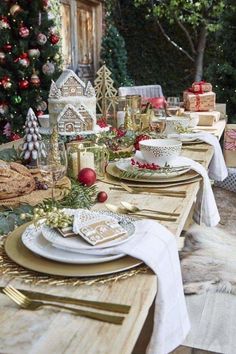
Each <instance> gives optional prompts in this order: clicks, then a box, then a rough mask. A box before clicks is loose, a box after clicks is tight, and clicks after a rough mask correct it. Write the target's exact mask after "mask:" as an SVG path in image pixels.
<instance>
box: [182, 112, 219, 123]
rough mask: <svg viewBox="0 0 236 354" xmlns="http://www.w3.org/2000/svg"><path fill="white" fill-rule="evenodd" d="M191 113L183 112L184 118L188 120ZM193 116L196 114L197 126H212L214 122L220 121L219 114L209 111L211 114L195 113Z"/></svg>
mask: <svg viewBox="0 0 236 354" xmlns="http://www.w3.org/2000/svg"><path fill="white" fill-rule="evenodd" d="M191 113H192V112H189V111H185V112H184V116H185V117H188V118H190V115H191ZM194 114H198V116H199V121H198V124H197V125H202V126H212V125H213V124H214V123H215V122H218V120H219V119H220V112H218V111H211V112H197V113H194Z"/></svg>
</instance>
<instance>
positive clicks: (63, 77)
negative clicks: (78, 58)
mask: <svg viewBox="0 0 236 354" xmlns="http://www.w3.org/2000/svg"><path fill="white" fill-rule="evenodd" d="M72 77H73V78H74V79H75V80H76V81H77V83H78V85H79V86H81V87H82V88H83V89H85V86H86V85H85V83H84V82H83V81H82V80H81V79H80V78H79V77H78V76H77V75H76V74H75V73H74V71H72V70H70V69H66V70H64V71H63V72H62V74H61V75H60V76H59V78H58V79H57V81H56V86H57V87H58V88H59V89H61V88H62V87H63V86H64V85H65V83H66V81H67V80H68V79H70V78H72Z"/></svg>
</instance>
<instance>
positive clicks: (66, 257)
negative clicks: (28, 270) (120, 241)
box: [21, 225, 124, 264]
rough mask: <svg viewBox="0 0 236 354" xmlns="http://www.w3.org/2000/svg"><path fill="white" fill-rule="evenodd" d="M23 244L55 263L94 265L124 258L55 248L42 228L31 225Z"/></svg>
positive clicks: (23, 237)
mask: <svg viewBox="0 0 236 354" xmlns="http://www.w3.org/2000/svg"><path fill="white" fill-rule="evenodd" d="M21 239H22V242H23V244H24V245H25V247H27V248H28V249H29V250H30V251H32V252H33V253H36V254H37V255H39V256H42V257H44V258H47V259H51V260H53V261H57V262H62V263H72V264H94V263H104V262H109V261H113V260H115V259H119V258H121V257H124V255H123V254H118V255H108V256H97V255H96V256H95V255H89V254H85V253H73V252H68V251H65V250H62V249H59V248H56V247H54V246H53V245H52V244H51V242H49V241H47V240H46V239H45V238H44V237H43V235H42V232H41V227H37V228H36V227H35V226H34V225H30V226H28V227H27V228H26V230H25V231H24V232H23V234H22V236H21Z"/></svg>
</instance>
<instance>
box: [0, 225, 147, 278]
mask: <svg viewBox="0 0 236 354" xmlns="http://www.w3.org/2000/svg"><path fill="white" fill-rule="evenodd" d="M29 224H30V223H27V224H24V225H22V226H20V227H18V228H17V229H16V230H14V231H13V232H12V233H11V234H10V235H9V236H8V237H7V239H6V242H5V251H6V254H7V255H8V257H9V258H10V259H11V260H12V261H13V262H15V263H17V264H19V265H20V266H22V267H24V268H27V269H30V270H33V271H35V272H39V273H44V274H48V275H56V276H63V277H94V276H101V275H108V274H112V273H118V272H122V271H125V270H128V269H131V268H134V267H137V266H138V265H140V264H141V263H142V261H140V260H139V259H135V258H132V257H129V256H125V257H123V258H120V259H117V260H114V261H111V262H106V263H98V264H86V265H80V264H79V265H77V264H76V265H75V264H68V263H60V262H55V261H51V260H49V259H46V258H43V257H40V256H38V255H36V254H34V253H32V252H31V251H29V250H28V249H27V248H26V247H25V246H24V245H23V243H22V241H21V235H22V233H23V231H24V230H25V229H26V227H27V226H29Z"/></svg>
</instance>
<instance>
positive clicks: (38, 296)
mask: <svg viewBox="0 0 236 354" xmlns="http://www.w3.org/2000/svg"><path fill="white" fill-rule="evenodd" d="M2 289H4V287H2V286H1V287H0V290H1V291H2ZM17 290H19V291H21V292H22V293H23V294H24V295H26V296H29V297H30V298H31V299H33V300H42V301H50V302H59V303H63V304H71V305H78V306H86V307H91V308H95V309H100V310H105V311H111V312H119V313H129V311H130V308H131V306H129V305H121V304H114V303H110V302H100V301H91V300H82V299H75V298H71V297H67V296H57V295H51V294H44V293H41V292H35V291H30V290H24V289H17Z"/></svg>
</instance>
